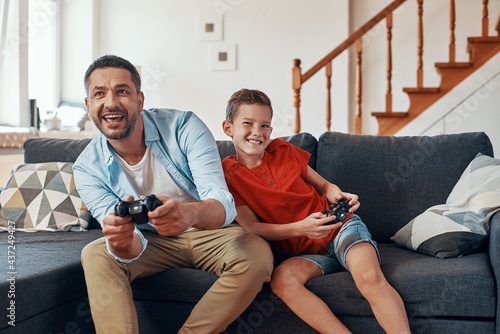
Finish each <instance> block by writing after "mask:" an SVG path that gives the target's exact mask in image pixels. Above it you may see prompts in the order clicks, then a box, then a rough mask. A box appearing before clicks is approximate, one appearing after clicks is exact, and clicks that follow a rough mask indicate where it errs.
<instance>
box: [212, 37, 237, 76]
mask: <svg viewBox="0 0 500 334" xmlns="http://www.w3.org/2000/svg"><path fill="white" fill-rule="evenodd" d="M210 69H211V70H212V71H234V70H236V43H228V42H224V43H212V44H211V45H210Z"/></svg>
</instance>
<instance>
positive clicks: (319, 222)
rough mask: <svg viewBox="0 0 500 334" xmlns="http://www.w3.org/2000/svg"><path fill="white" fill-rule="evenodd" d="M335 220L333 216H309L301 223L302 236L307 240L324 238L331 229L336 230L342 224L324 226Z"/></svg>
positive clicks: (317, 213)
mask: <svg viewBox="0 0 500 334" xmlns="http://www.w3.org/2000/svg"><path fill="white" fill-rule="evenodd" d="M334 219H335V216H330V217H325V215H324V214H322V213H321V212H315V213H312V214H310V215H309V216H308V217H307V218H306V219H304V220H302V221H301V228H302V233H301V234H302V235H304V236H306V237H308V238H309V239H321V238H324V237H326V236H327V235H328V234H329V233H330V232H331V231H332V230H333V229H336V228H338V227H339V226H340V225H341V224H342V223H340V222H339V223H336V224H332V225H324V224H325V223H328V222H330V221H332V220H334Z"/></svg>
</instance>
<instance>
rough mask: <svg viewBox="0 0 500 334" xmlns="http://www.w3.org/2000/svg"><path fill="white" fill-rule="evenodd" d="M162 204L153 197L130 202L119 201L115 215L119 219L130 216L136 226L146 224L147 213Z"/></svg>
mask: <svg viewBox="0 0 500 334" xmlns="http://www.w3.org/2000/svg"><path fill="white" fill-rule="evenodd" d="M162 204H163V203H162V202H161V201H160V200H159V199H158V198H156V196H155V195H149V196H146V197H144V198H143V199H140V200H137V201H132V202H126V201H120V202H118V203H116V205H115V215H117V216H120V217H125V216H127V215H131V216H132V219H133V220H134V222H135V223H136V224H138V225H141V224H146V223H147V222H148V221H149V217H148V211H153V210H154V209H156V208H157V207H159V206H160V205H162Z"/></svg>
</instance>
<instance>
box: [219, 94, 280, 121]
mask: <svg viewBox="0 0 500 334" xmlns="http://www.w3.org/2000/svg"><path fill="white" fill-rule="evenodd" d="M242 104H263V105H265V106H268V107H269V109H271V118H272V117H273V107H272V106H271V99H270V98H269V97H268V96H267V95H266V94H265V93H263V92H261V91H260V90H256V89H246V88H243V89H240V90H239V91H237V92H236V93H234V94H233V95H232V96H231V98H230V99H229V101H227V108H226V121H229V122H233V120H234V118H235V117H236V112H237V111H238V108H239V106H240V105H242Z"/></svg>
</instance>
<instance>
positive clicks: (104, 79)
mask: <svg viewBox="0 0 500 334" xmlns="http://www.w3.org/2000/svg"><path fill="white" fill-rule="evenodd" d="M88 82H89V84H88V91H89V93H88V96H87V97H86V98H85V105H86V106H87V111H88V113H89V115H90V117H91V118H92V120H93V121H94V123H95V125H96V127H97V128H98V129H99V131H101V132H102V133H103V134H104V136H106V138H108V139H113V140H119V139H125V138H127V137H128V136H130V135H131V134H132V133H133V132H134V129H135V123H136V122H137V118H138V117H139V116H140V113H141V112H142V107H143V105H144V95H143V93H142V92H137V90H136V88H135V85H134V83H133V82H132V76H131V74H130V72H129V71H127V70H125V69H122V68H114V67H105V68H98V69H96V70H95V71H94V72H92V74H91V75H90V77H89V81H88Z"/></svg>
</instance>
